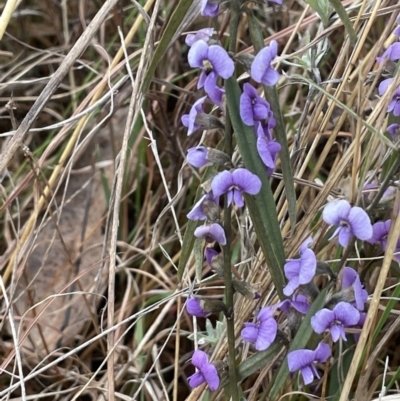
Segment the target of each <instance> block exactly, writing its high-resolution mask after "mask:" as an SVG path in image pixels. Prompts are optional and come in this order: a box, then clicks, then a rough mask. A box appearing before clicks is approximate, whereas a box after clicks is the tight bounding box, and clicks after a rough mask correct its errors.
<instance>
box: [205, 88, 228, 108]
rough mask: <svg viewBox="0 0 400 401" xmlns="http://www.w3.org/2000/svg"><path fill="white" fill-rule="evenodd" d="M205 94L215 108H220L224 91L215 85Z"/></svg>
mask: <svg viewBox="0 0 400 401" xmlns="http://www.w3.org/2000/svg"><path fill="white" fill-rule="evenodd" d="M207 94H208V96H209V97H210V99H211V101H212V102H213V103H214V104H216V105H217V106H221V103H222V96H223V95H224V94H225V89H222V88H220V87H219V86H218V85H215V86H214V87H210V88H209V91H208V93H207Z"/></svg>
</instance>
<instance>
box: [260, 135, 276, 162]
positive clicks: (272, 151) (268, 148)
mask: <svg viewBox="0 0 400 401" xmlns="http://www.w3.org/2000/svg"><path fill="white" fill-rule="evenodd" d="M280 150H281V145H280V144H279V143H278V142H275V141H272V140H268V138H267V137H265V136H261V135H258V136H257V151H258V154H259V155H260V157H261V160H262V161H263V163H264V164H265V165H266V166H267V167H269V168H271V169H273V168H275V160H276V155H277V154H278V152H279V151H280Z"/></svg>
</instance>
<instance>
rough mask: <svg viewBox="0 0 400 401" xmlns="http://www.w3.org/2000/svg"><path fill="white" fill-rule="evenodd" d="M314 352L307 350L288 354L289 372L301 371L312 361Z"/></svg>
mask: <svg viewBox="0 0 400 401" xmlns="http://www.w3.org/2000/svg"><path fill="white" fill-rule="evenodd" d="M314 355H315V352H314V351H311V350H309V349H298V350H296V351H292V352H289V353H288V356H287V358H288V366H289V371H290V372H296V370H299V369H303V368H304V367H306V366H308V365H310V364H311V363H312V362H313V361H314Z"/></svg>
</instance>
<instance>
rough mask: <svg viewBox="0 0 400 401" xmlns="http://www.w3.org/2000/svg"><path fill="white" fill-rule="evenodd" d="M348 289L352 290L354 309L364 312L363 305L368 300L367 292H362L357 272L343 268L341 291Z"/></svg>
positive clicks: (349, 268)
mask: <svg viewBox="0 0 400 401" xmlns="http://www.w3.org/2000/svg"><path fill="white" fill-rule="evenodd" d="M348 287H352V288H353V291H354V298H355V304H356V308H357V309H358V310H361V311H362V310H364V304H365V302H366V301H367V299H368V292H367V291H366V290H364V288H363V285H362V284H361V280H360V276H359V275H358V274H357V272H356V271H355V270H354V269H352V268H351V267H347V266H345V267H344V268H343V276H342V289H344V288H348Z"/></svg>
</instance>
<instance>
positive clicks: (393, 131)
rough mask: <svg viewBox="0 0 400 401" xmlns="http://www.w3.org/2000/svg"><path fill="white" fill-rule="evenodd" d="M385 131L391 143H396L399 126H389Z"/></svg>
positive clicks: (399, 131)
mask: <svg viewBox="0 0 400 401" xmlns="http://www.w3.org/2000/svg"><path fill="white" fill-rule="evenodd" d="M386 131H387V132H389V134H390V135H391V137H392V139H393V141H397V140H398V139H399V136H400V124H396V123H395V124H391V125H389V126H388V127H387V128H386Z"/></svg>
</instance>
